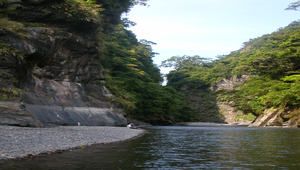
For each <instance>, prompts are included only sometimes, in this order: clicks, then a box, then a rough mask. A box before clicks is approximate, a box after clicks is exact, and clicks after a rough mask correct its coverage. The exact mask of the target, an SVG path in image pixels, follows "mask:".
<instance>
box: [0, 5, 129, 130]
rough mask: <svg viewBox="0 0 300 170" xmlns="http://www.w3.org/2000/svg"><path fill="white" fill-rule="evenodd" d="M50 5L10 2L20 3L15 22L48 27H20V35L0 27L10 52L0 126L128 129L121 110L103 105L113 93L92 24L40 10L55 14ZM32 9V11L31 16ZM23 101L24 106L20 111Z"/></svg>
mask: <svg viewBox="0 0 300 170" xmlns="http://www.w3.org/2000/svg"><path fill="white" fill-rule="evenodd" d="M54 2H56V1H53V2H52V1H51V2H50V1H45V2H44V1H41V2H38V1H37V2H36V3H35V1H21V0H20V1H14V2H13V4H15V6H16V4H19V5H22V8H18V6H16V10H20V12H21V13H22V15H18V17H19V18H17V19H18V20H23V21H41V20H42V19H48V20H47V21H46V23H47V24H46V25H45V26H24V25H22V32H21V33H20V34H19V33H17V32H15V31H11V30H8V29H6V28H4V27H3V28H0V43H1V44H5V45H7V46H9V48H7V49H10V50H11V51H10V52H6V53H4V52H3V51H2V53H1V61H0V82H1V85H2V89H5V90H2V92H3V93H2V94H3V95H4V97H3V96H2V97H1V100H2V104H0V110H1V112H0V124H7V125H20V126H47V125H52V124H54V125H117V126H121V125H126V123H127V122H126V119H125V118H124V112H123V111H122V110H120V109H118V108H117V107H116V105H114V104H112V103H110V102H108V101H107V99H108V98H109V97H112V95H111V94H110V93H109V91H108V90H107V89H106V88H105V77H104V76H103V74H102V72H103V68H102V66H101V63H99V56H100V53H99V48H100V46H99V42H98V40H97V39H96V38H95V37H96V33H95V29H94V27H93V25H92V24H91V23H90V22H87V21H81V20H76V18H73V19H72V18H67V17H66V16H64V15H63V14H61V13H60V12H57V13H55V11H51V12H49V13H51V14H52V15H49V16H48V17H47V13H45V12H43V10H45V8H47V9H48V10H50V9H51V10H54V9H53V8H48V5H49V4H48V3H54ZM10 5H12V4H10ZM26 5H28V6H26ZM6 7H8V6H6ZM25 9H26V10H25ZM30 9H32V10H33V9H34V13H33V14H32V15H29V14H30V13H32V12H33V11H30ZM27 14H28V15H27ZM12 18H13V17H12ZM64 19H66V20H65V22H62V21H64ZM72 21H73V22H72ZM14 52H18V53H20V54H21V55H16V54H15V53H14ZM9 89H10V91H9ZM15 91H16V92H18V93H17V94H16V93H14V92H15ZM7 101H10V103H9V104H10V105H14V107H13V108H10V106H9V105H8V104H7ZM21 102H22V108H20V107H18V106H19V105H20V104H21ZM5 103H6V104H5ZM9 109H10V110H9ZM25 113H26V116H20V114H25ZM18 115H19V116H18ZM25 117H26V119H25ZM21 119H22V120H21ZM25 120H27V121H25ZM24 122H26V123H24Z"/></svg>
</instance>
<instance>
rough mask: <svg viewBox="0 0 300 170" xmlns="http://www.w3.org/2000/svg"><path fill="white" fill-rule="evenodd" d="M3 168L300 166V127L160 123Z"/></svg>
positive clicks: (82, 169) (1, 165)
mask: <svg viewBox="0 0 300 170" xmlns="http://www.w3.org/2000/svg"><path fill="white" fill-rule="evenodd" d="M0 169H1V170H8V169H9V170H12V169H22V170H39V169H43V170H44V169H53V170H57V169H64V170H73V169H74V170H100V169H110V170H114V169H116V170H121V169H124V170H127V169H128V170H134V169H172V170H173V169H300V129H291V128H247V127H190V126H154V127H151V128H147V133H146V134H144V135H143V136H142V137H139V138H136V139H132V140H128V141H124V142H118V143H111V144H101V145H94V146H90V147H86V148H84V149H81V150H73V151H70V152H69V151H68V152H63V153H61V154H52V155H47V156H45V157H43V156H40V157H35V158H32V159H27V160H19V161H9V162H4V163H0Z"/></svg>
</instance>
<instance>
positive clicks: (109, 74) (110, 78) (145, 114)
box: [100, 25, 191, 124]
mask: <svg viewBox="0 0 300 170" xmlns="http://www.w3.org/2000/svg"><path fill="white" fill-rule="evenodd" d="M152 44H153V42H151V41H147V40H141V41H140V42H138V41H137V39H136V36H135V35H134V34H133V33H132V32H131V31H129V30H126V29H124V25H118V27H117V28H116V30H115V32H114V33H113V34H112V35H111V36H110V37H109V39H108V40H106V48H105V49H106V52H105V54H104V55H103V56H102V57H101V59H100V62H101V64H102V65H103V67H104V68H105V72H106V73H105V77H106V81H107V87H108V89H109V90H110V92H112V93H113V94H114V97H112V98H111V99H110V100H111V101H115V102H118V103H119V104H120V105H121V106H123V108H125V112H126V114H127V115H128V116H129V117H132V118H135V119H138V120H142V121H145V122H149V123H152V124H162V123H166V122H168V121H176V120H183V119H191V117H190V116H186V115H188V114H190V111H189V110H188V109H189V108H188V107H186V105H185V102H184V97H183V95H182V94H180V93H178V92H176V90H175V89H173V88H171V87H163V86H161V85H160V84H159V83H160V82H162V80H163V79H162V77H161V74H160V70H159V68H158V67H157V66H156V65H155V64H153V60H152V57H154V55H155V54H156V53H154V52H153V51H152V48H151V45H152Z"/></svg>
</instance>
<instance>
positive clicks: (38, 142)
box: [0, 126, 145, 161]
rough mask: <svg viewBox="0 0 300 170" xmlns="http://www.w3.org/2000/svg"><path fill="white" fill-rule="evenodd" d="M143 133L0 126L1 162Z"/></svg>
mask: <svg viewBox="0 0 300 170" xmlns="http://www.w3.org/2000/svg"><path fill="white" fill-rule="evenodd" d="M144 132H145V130H143V129H128V128H126V127H111V126H60V127H50V128H31V127H17V126H0V160H2V161H5V160H11V159H18V158H26V157H31V156H39V155H40V154H51V153H56V152H62V151H67V150H72V149H82V148H84V147H85V146H90V145H94V144H107V143H112V142H121V141H125V140H129V139H132V138H135V137H139V136H141V135H142V134H143V133H144Z"/></svg>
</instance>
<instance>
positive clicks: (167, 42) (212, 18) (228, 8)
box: [124, 0, 300, 74]
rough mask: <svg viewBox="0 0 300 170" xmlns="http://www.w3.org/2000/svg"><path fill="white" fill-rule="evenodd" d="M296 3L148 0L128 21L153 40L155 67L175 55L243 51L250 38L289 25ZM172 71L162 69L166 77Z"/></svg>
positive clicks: (295, 17) (277, 0)
mask: <svg viewBox="0 0 300 170" xmlns="http://www.w3.org/2000/svg"><path fill="white" fill-rule="evenodd" d="M295 1H297V0H149V1H148V3H147V4H148V5H149V6H148V7H145V6H135V7H133V8H132V9H131V11H130V12H129V13H128V14H125V15H124V17H127V18H129V20H131V21H134V22H136V23H137V25H136V26H134V27H130V28H129V29H130V30H132V31H133V33H135V34H136V36H137V38H138V39H146V40H148V41H153V42H155V43H157V45H153V46H152V48H153V51H154V52H157V53H159V55H156V56H155V57H154V58H153V61H154V63H155V64H157V65H160V64H161V61H163V60H166V59H168V58H170V57H172V56H177V55H179V56H183V55H190V56H193V55H199V56H201V57H206V58H213V59H214V58H215V57H216V56H218V55H226V54H229V53H230V52H232V51H236V50H238V49H240V48H241V47H242V43H243V42H246V41H248V40H249V39H250V38H257V37H260V36H262V35H264V34H269V33H272V32H274V31H276V30H277V29H278V28H280V27H285V26H287V25H288V24H290V23H291V22H292V21H295V20H298V19H299V16H300V12H297V11H291V10H284V9H285V8H287V7H288V5H289V4H290V3H292V2H295ZM169 70H170V69H166V68H161V72H162V73H164V74H166V73H168V71H169Z"/></svg>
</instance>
